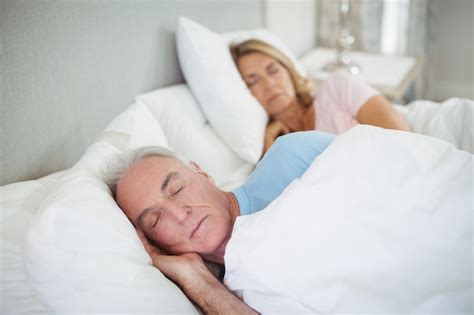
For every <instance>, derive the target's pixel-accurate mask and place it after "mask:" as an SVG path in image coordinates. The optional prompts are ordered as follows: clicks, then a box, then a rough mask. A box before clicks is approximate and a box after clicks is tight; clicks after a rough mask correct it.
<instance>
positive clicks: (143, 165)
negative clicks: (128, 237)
mask: <svg viewBox="0 0 474 315" xmlns="http://www.w3.org/2000/svg"><path fill="white" fill-rule="evenodd" d="M222 195H223V193H222V192H221V191H220V190H218V189H217V187H215V185H214V183H213V181H212V179H211V178H210V177H209V176H208V175H207V174H206V173H204V172H203V171H201V170H200V169H199V167H197V165H193V168H191V167H188V166H186V165H185V164H183V163H182V162H180V161H178V160H176V159H173V158H169V157H148V158H145V159H143V160H141V161H139V162H138V163H136V164H135V165H134V166H133V167H132V168H130V169H129V170H128V171H127V172H126V173H125V174H124V176H123V177H122V178H121V179H120V181H119V182H118V185H117V203H118V204H119V206H120V207H121V208H122V209H123V211H124V212H125V214H126V215H127V216H128V218H129V219H130V221H131V222H132V223H133V224H134V225H135V226H136V227H137V228H139V229H141V230H142V231H143V232H144V233H145V235H146V236H147V237H148V238H149V239H151V240H152V241H154V242H155V243H156V244H157V245H158V246H160V247H162V248H164V249H165V250H167V251H168V252H169V253H171V254H182V253H186V252H196V253H199V254H202V255H212V254H216V253H219V252H223V248H224V247H225V244H226V242H227V240H228V238H229V237H230V233H231V229H232V222H231V221H232V220H231V215H230V213H228V211H226V209H225V208H224V205H225V203H223V199H222Z"/></svg>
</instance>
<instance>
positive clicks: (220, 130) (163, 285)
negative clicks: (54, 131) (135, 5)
mask: <svg viewBox="0 0 474 315" xmlns="http://www.w3.org/2000/svg"><path fill="white" fill-rule="evenodd" d="M241 9H242V10H244V9H246V8H241ZM223 11H224V9H223ZM185 22H186V21H185ZM187 23H191V26H192V22H189V21H188V22H187ZM257 26H258V25H257ZM178 32H179V30H178ZM182 32H184V31H182ZM260 32H261V31H258V32H239V33H234V34H227V35H226V36H224V37H225V38H226V39H225V41H224V42H225V43H228V42H229V41H230V40H241V39H243V38H246V37H249V36H256V35H255V34H261V33H260ZM182 34H185V33H182ZM183 36H184V35H183ZM261 36H267V35H265V34H264V35H261ZM198 42H201V43H202V42H206V43H209V41H198ZM178 45H184V46H183V47H186V46H185V44H184V43H181V44H180V43H179V42H178ZM181 50H183V49H181ZM178 54H180V53H179V52H178ZM181 54H182V53H181ZM179 57H180V58H181V59H185V58H186V57H185V56H182V55H180V56H179ZM217 59H218V58H217ZM189 60H190V61H189V62H188V66H189V65H192V64H193V63H192V59H189ZM188 66H186V64H185V63H184V62H182V64H181V67H182V68H183V69H186V67H188ZM193 71H195V72H199V73H201V71H202V69H199V68H197V69H194V70H193V69H191V70H189V69H187V70H184V72H185V76H186V79H187V81H188V85H186V84H175V85H171V86H168V87H165V88H160V89H155V90H152V89H149V90H151V92H147V93H137V96H136V97H135V98H134V100H133V102H131V103H132V104H131V105H130V106H128V107H127V108H126V109H125V110H122V111H116V113H115V114H117V116H116V117H115V118H113V119H109V121H111V122H110V123H108V125H107V127H105V129H103V130H102V131H101V132H97V133H96V139H95V140H94V141H93V142H92V144H91V145H90V146H88V149H87V150H86V151H85V153H83V154H82V155H81V156H80V158H77V159H76V161H77V162H76V163H75V164H74V165H73V166H71V167H68V168H67V169H66V170H63V171H60V172H53V173H52V174H50V175H48V176H45V177H41V178H39V179H36V180H30V181H24V182H15V183H12V184H8V185H4V186H2V187H1V188H0V196H1V207H0V208H1V225H2V231H1V267H2V280H1V281H2V283H1V301H2V313H5V314H20V313H28V314H32V313H36V314H43V313H51V312H52V313H68V312H72V311H76V312H83V313H101V312H125V313H127V312H128V313H139V312H140V313H150V312H152V313H153V312H155V313H159V312H174V313H198V312H199V309H197V308H196V307H195V306H194V305H193V304H192V303H191V302H190V301H189V300H188V299H187V298H186V297H185V296H184V295H183V294H182V293H181V291H180V290H179V289H178V288H177V287H176V286H175V285H174V284H173V283H171V282H170V281H169V280H167V279H166V278H165V277H164V276H163V275H161V273H160V272H159V271H157V270H156V269H155V268H153V267H152V266H150V260H149V257H148V256H147V255H146V253H145V252H144V250H143V247H142V246H141V243H140V241H139V239H138V237H137V236H136V235H134V233H133V232H134V231H133V228H132V226H131V225H130V223H129V222H128V220H127V219H126V218H125V217H124V215H123V213H121V212H120V211H119V209H118V208H117V207H116V205H114V204H113V201H112V200H111V198H110V194H108V190H107V188H106V187H105V186H104V184H103V182H101V179H102V177H101V176H102V175H101V174H102V173H101V170H102V169H103V168H104V167H105V166H106V163H107V161H108V159H109V158H110V156H111V155H113V154H117V152H120V151H124V150H127V149H132V148H136V147H140V146H144V145H163V146H169V147H170V148H172V149H173V150H175V151H176V152H177V153H178V154H180V155H181V156H183V157H184V158H185V159H189V160H194V161H196V162H198V163H199V164H200V165H201V166H202V168H203V169H205V170H207V171H208V172H209V173H210V175H211V176H213V177H214V179H215V181H216V184H217V185H218V186H219V187H221V188H222V189H225V190H231V189H233V188H234V187H237V186H238V185H239V184H241V183H242V182H243V181H244V180H245V178H246V177H247V176H248V174H250V172H251V171H252V170H253V168H254V167H255V163H256V162H257V161H258V158H259V154H258V152H259V150H261V145H262V144H261V143H260V142H259V140H258V139H261V137H260V135H261V134H262V132H263V128H264V126H265V123H266V120H265V119H264V118H262V117H263V116H262V113H261V111H260V112H259V110H258V109H255V108H254V109H253V110H248V111H247V112H244V113H241V112H238V111H236V112H235V113H231V114H228V113H227V115H230V117H231V118H232V115H239V116H238V117H242V115H244V117H245V115H248V116H252V117H259V118H257V119H253V120H250V121H246V120H245V119H242V120H241V121H239V123H241V124H244V125H237V126H235V128H229V126H231V125H229V124H227V125H226V124H224V125H218V124H217V122H216V121H217V120H218V119H222V118H223V116H222V114H221V116H216V117H213V116H212V113H215V108H212V107H206V106H207V105H204V107H203V104H209V103H208V102H204V101H203V100H205V99H206V98H211V97H212V95H211V96H210V95H208V94H206V93H205V92H206V91H204V92H198V90H199V89H196V86H199V84H200V83H201V82H199V80H197V81H196V79H195V76H194V79H193V74H192V72H193ZM301 71H304V69H302V70H301ZM203 81H205V80H203ZM193 82H194V83H193ZM216 90H218V89H216ZM235 93H237V94H238V92H235ZM399 110H400V111H401V112H402V113H403V114H404V115H405V117H407V120H408V121H409V123H410V126H411V128H412V129H413V130H414V131H416V132H418V133H423V134H427V135H431V136H435V137H438V138H441V139H444V140H446V141H449V142H451V143H452V144H453V145H454V146H456V147H457V148H460V149H463V150H466V151H470V152H472V151H473V147H472V145H473V143H472V115H473V113H472V110H473V104H472V101H469V100H463V99H451V100H448V101H447V102H445V104H443V105H440V104H437V103H433V102H427V101H423V102H421V101H420V102H416V103H414V104H411V105H410V106H408V107H399ZM112 117H113V116H112ZM234 120H235V119H234ZM105 125H106V123H104V124H103V126H105ZM262 126H263V127H262ZM102 128H103V127H102ZM102 128H101V129H102ZM228 130H234V131H242V132H244V133H237V134H236V133H235V132H230V133H229V132H228ZM245 132H247V133H248V134H246V133H245ZM259 137H260V138H259ZM255 139H257V140H255ZM83 187H87V189H83ZM65 209H67V210H68V213H67V215H64V212H65ZM74 210H75V211H74ZM52 222H54V223H52ZM104 222H114V223H115V224H116V225H110V224H107V225H104ZM84 226H87V230H86V229H84ZM104 226H106V228H104ZM90 235H93V236H97V235H100V241H97V239H94V238H91V237H90ZM31 240H40V241H39V245H38V246H32V245H31V244H32V241H31ZM84 244H85V245H84ZM61 252H65V253H67V255H62V254H61ZM25 253H26V254H25ZM44 256H48V257H49V258H50V259H49V260H41V259H38V260H36V259H35V258H38V257H44ZM51 257H52V258H54V259H51ZM118 257H122V258H123V257H125V259H122V260H120V261H121V262H120V263H118V264H112V262H115V261H117V258H118ZM45 261H49V262H50V265H48V264H45V263H44V262H45ZM25 266H26V267H27V268H28V270H29V274H28V275H27V273H26V271H25ZM32 270H35V271H44V272H43V273H41V272H38V273H36V274H35V273H33V272H32ZM53 271H55V272H57V274H56V273H55V272H53ZM123 301H127V303H124V302H123Z"/></svg>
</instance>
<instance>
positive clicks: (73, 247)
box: [24, 145, 197, 314]
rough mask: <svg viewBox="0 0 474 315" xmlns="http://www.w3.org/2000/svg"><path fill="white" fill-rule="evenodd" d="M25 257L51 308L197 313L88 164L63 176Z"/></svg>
mask: <svg viewBox="0 0 474 315" xmlns="http://www.w3.org/2000/svg"><path fill="white" fill-rule="evenodd" d="M109 148H110V153H112V152H113V151H114V150H115V149H114V148H113V147H112V146H110V145H109ZM24 255H25V259H24V261H25V266H26V269H27V272H28V275H29V279H30V283H31V284H32V286H33V288H34V289H35V290H36V291H37V292H38V294H39V296H40V298H41V300H42V301H43V302H44V304H45V305H46V307H47V308H48V312H49V313H57V314H69V313H134V314H137V313H168V312H169V313H171V312H177V313H197V312H196V309H195V308H194V306H193V305H192V304H191V302H190V301H189V300H188V299H187V298H186V296H185V295H184V294H183V293H182V292H181V291H180V290H179V288H178V287H176V286H175V285H174V284H173V283H172V282H171V281H169V280H168V279H166V278H165V277H164V276H163V275H162V274H161V273H160V272H159V271H158V269H156V268H155V267H153V266H152V265H151V260H150V257H149V256H148V255H147V253H146V252H145V250H144V248H143V245H142V244H141V241H140V239H139V238H138V236H137V234H136V232H135V229H134V228H133V226H132V224H131V223H130V221H129V220H128V219H127V217H126V216H125V214H124V213H123V212H122V210H121V209H120V208H119V207H118V206H117V205H116V203H115V201H114V200H113V198H112V196H111V195H110V193H109V190H108V188H107V186H106V185H105V184H104V182H103V181H102V180H101V179H100V178H99V177H98V176H97V174H95V173H93V172H91V171H89V170H85V169H81V168H73V169H71V170H69V171H68V173H67V174H65V175H64V176H63V178H62V179H61V180H60V181H59V183H58V185H57V186H56V189H55V190H54V191H53V193H52V194H51V195H50V196H49V197H48V198H46V200H45V201H44V202H43V204H42V206H41V208H40V210H39V215H38V216H37V217H36V219H35V220H34V221H33V223H32V226H31V228H30V230H29V232H28V235H27V240H26V246H25V249H24Z"/></svg>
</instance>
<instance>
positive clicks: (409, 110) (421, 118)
mask: <svg viewBox="0 0 474 315" xmlns="http://www.w3.org/2000/svg"><path fill="white" fill-rule="evenodd" d="M397 109H398V110H399V111H400V112H402V113H403V114H404V116H405V118H406V119H407V121H408V124H409V125H410V128H411V130H412V131H413V132H415V133H420V134H424V135H428V136H431V137H435V138H439V139H443V140H446V141H448V142H450V143H452V144H453V145H454V146H455V147H456V148H458V149H461V150H465V151H468V152H471V153H474V129H473V128H474V121H473V120H474V102H473V101H472V100H469V99H462V98H450V99H448V100H446V101H444V102H442V103H435V102H431V101H426V100H419V101H414V102H412V103H410V104H408V105H407V106H397Z"/></svg>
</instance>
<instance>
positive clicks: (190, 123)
mask: <svg viewBox="0 0 474 315" xmlns="http://www.w3.org/2000/svg"><path fill="white" fill-rule="evenodd" d="M170 99H173V100H174V101H175V103H173V106H169V100H170ZM456 102H460V101H459V100H455V101H451V105H450V106H451V107H453V106H456V105H455V104H458V103H456ZM461 102H464V104H465V105H462V106H464V107H462V108H463V109H462V110H461V107H456V108H455V109H454V110H453V111H450V110H448V109H447V107H444V105H443V107H441V106H440V105H438V104H434V103H425V104H421V103H420V105H417V106H416V111H415V110H414V109H415V106H413V107H411V106H409V107H408V108H405V107H404V108H402V111H405V115H407V116H406V117H407V119H409V121H410V119H411V121H410V122H411V124H412V128H413V126H415V124H416V126H415V128H413V129H414V130H415V131H419V132H421V133H428V134H429V133H430V132H435V133H437V134H436V135H438V136H440V135H441V133H442V132H441V133H440V131H443V130H445V131H446V132H445V135H449V134H453V133H450V132H448V129H446V128H448V127H450V128H451V127H454V128H456V129H455V130H456V132H455V133H454V135H455V137H456V136H457V137H458V138H454V140H453V142H455V144H457V143H468V144H469V143H471V146H470V147H468V146H467V147H462V148H464V149H466V150H468V149H469V148H471V149H470V151H471V152H472V106H473V105H472V101H466V100H461ZM137 103H143V104H145V105H146V106H147V107H148V108H149V109H150V111H151V112H152V113H153V115H154V116H155V118H156V120H157V122H158V124H159V125H160V126H161V128H162V129H163V132H164V134H165V136H166V139H167V141H168V143H169V145H170V146H171V147H173V148H174V149H176V150H177V151H178V152H179V153H181V154H182V155H183V156H184V157H186V158H189V159H193V160H196V161H198V162H199V163H200V164H201V166H203V167H204V169H206V170H208V171H210V173H211V175H213V176H214V177H215V179H216V182H217V183H218V184H219V186H221V187H222V188H224V189H229V190H230V189H232V188H234V187H236V186H238V185H239V184H240V183H241V182H242V181H243V180H244V179H245V177H246V176H247V175H248V174H249V172H250V171H251V170H252V167H253V165H251V164H250V163H246V162H244V161H243V160H241V159H240V158H239V157H238V156H236V155H235V154H233V152H232V151H231V150H230V149H229V148H228V147H227V146H226V145H225V144H224V143H222V141H221V140H220V139H219V137H218V135H217V134H216V133H215V131H214V130H213V129H212V127H211V126H210V125H209V124H208V123H207V122H206V118H205V116H204V115H203V113H202V112H201V111H200V109H199V107H198V106H197V104H196V102H195V101H194V98H193V97H192V95H191V94H190V92H189V90H188V89H187V87H186V86H185V85H178V86H173V87H169V88H165V89H160V90H157V91H153V92H150V93H147V94H144V95H141V96H139V97H138V98H137ZM422 105H428V106H422ZM441 108H442V110H441ZM412 109H413V110H412ZM415 113H416V115H415ZM428 113H430V114H429V115H428ZM469 113H470V116H469ZM435 114H436V115H435ZM410 115H411V116H410ZM433 117H434V120H433V121H435V122H436V123H431V124H430V123H428V122H429V121H430V119H432V118H433ZM456 117H457V118H456ZM446 119H448V120H449V121H450V122H451V123H450V124H445V123H444V121H446ZM456 119H458V120H457V121H456ZM457 122H461V123H457ZM438 126H444V127H441V129H440V128H438ZM422 127H424V128H422ZM416 128H421V129H416ZM443 128H445V129H443ZM459 135H461V136H459ZM441 136H442V135H441ZM462 137H468V138H462ZM458 139H467V140H462V141H461V142H456V141H458ZM448 140H449V139H448ZM463 145H464V144H463ZM60 177H61V173H56V174H52V175H50V176H47V177H44V178H41V179H39V180H34V181H28V182H21V183H15V184H11V185H6V186H2V187H0V210H1V211H0V223H1V234H0V235H1V240H0V246H1V247H0V250H1V252H0V266H1V279H0V281H1V283H0V294H1V296H0V313H1V314H21V313H28V314H35V313H38V314H43V313H45V312H46V309H45V307H44V306H43V304H42V303H40V301H39V299H38V298H37V297H36V295H35V293H34V292H33V290H32V289H31V287H30V284H29V283H28V281H27V280H26V274H25V270H24V266H23V258H22V252H21V243H22V241H23V239H24V236H25V232H26V229H27V227H28V224H29V222H30V221H31V218H32V217H33V216H34V215H35V214H36V212H37V210H38V208H39V205H40V204H41V202H42V201H43V199H44V198H45V197H47V196H48V194H49V191H50V189H51V187H52V186H54V184H55V183H56V182H57V181H58V179H59V178H60Z"/></svg>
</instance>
